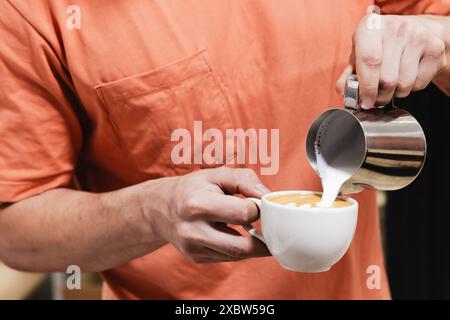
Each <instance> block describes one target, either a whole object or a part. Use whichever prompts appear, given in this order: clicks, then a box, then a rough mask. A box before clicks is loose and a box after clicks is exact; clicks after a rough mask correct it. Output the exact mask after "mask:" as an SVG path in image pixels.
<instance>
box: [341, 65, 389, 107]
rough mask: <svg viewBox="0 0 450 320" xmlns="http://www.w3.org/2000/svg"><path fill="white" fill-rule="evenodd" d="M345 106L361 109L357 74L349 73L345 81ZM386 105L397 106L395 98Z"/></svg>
mask: <svg viewBox="0 0 450 320" xmlns="http://www.w3.org/2000/svg"><path fill="white" fill-rule="evenodd" d="M344 107H345V108H346V109H350V110H354V111H359V110H361V106H360V105H359V81H358V76H357V75H356V74H351V75H349V76H348V78H347V81H346V83H345V91H344ZM384 107H385V108H389V109H393V108H395V105H394V98H392V100H391V101H390V102H389V103H388V104H387V105H386V106H384Z"/></svg>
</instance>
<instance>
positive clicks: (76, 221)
mask: <svg viewBox="0 0 450 320" xmlns="http://www.w3.org/2000/svg"><path fill="white" fill-rule="evenodd" d="M259 185H261V183H260V181H259V179H258V178H257V176H256V174H255V173H254V172H253V171H251V170H247V169H230V168H219V169H208V170H201V171H198V172H194V173H191V174H188V175H186V176H181V177H170V178H162V179H156V180H150V181H147V182H144V183H141V184H138V185H135V186H132V187H128V188H124V189H121V190H119V191H115V192H110V193H103V194H93V193H87V192H81V191H74V190H70V189H62V188H60V189H55V190H50V191H47V192H45V193H43V194H41V195H38V196H34V197H31V198H28V199H25V200H22V201H19V202H17V203H14V204H10V205H7V206H3V208H2V209H0V260H2V261H3V262H5V263H6V264H7V265H9V266H11V267H13V268H16V269H20V270H25V271H59V270H65V269H66V268H67V266H69V265H72V264H75V265H78V266H79V267H80V268H81V269H82V270H83V271H103V270H107V269H110V268H113V267H116V266H119V265H121V264H124V263H126V262H128V261H130V260H132V259H134V258H137V257H140V256H142V255H144V254H146V253H149V252H152V251H154V250H156V249H157V248H159V247H161V246H162V245H164V244H166V243H167V242H171V243H172V245H174V246H175V247H176V248H177V249H178V250H179V251H180V252H181V253H182V254H184V255H185V256H186V257H188V258H189V259H191V260H192V261H194V262H199V263H208V262H220V261H232V260H240V259H244V258H250V257H257V256H263V255H267V254H268V251H267V248H266V247H265V245H263V244H262V243H260V242H259V241H258V240H256V239H254V238H252V237H243V236H241V235H240V234H239V233H238V232H237V231H235V230H234V229H232V228H230V227H228V226H227V225H226V224H227V223H231V224H240V225H243V224H247V223H250V222H252V221H254V220H256V219H257V218H258V211H257V209H256V207H255V206H254V205H253V203H252V202H250V201H247V200H244V199H239V198H237V197H234V196H229V195H226V194H225V193H241V194H244V195H246V196H252V197H259V196H261V195H262V194H263V193H262V192H261V191H259V190H258V186H259Z"/></svg>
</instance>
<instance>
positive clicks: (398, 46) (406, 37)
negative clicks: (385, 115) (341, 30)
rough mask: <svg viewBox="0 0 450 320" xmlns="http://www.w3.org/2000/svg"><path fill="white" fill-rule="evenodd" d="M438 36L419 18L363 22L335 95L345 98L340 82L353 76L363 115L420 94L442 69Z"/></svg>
mask: <svg viewBox="0 0 450 320" xmlns="http://www.w3.org/2000/svg"><path fill="white" fill-rule="evenodd" d="M369 19H379V20H378V22H377V23H373V22H372V21H369ZM442 33H443V32H442V30H440V29H439V26H438V27H436V25H433V26H431V25H430V24H429V23H428V22H427V21H426V20H425V19H424V18H421V17H420V16H394V15H391V16H389V15H386V16H382V15H376V16H374V15H369V16H366V17H365V18H364V19H363V20H362V21H361V22H360V24H359V26H358V28H357V30H356V32H355V33H354V35H353V49H352V54H351V56H350V61H349V65H348V66H347V67H346V68H345V70H344V72H343V73H342V75H341V77H340V78H339V80H338V82H337V85H336V87H337V90H338V92H339V93H340V94H343V93H344V87H345V82H346V80H347V78H348V76H349V75H350V74H352V73H354V72H355V71H356V74H357V75H358V79H359V82H360V99H359V102H360V105H361V107H362V108H364V109H369V108H372V107H374V106H383V105H386V104H387V103H388V102H389V101H390V100H391V99H392V97H393V96H395V97H399V98H403V97H406V96H408V95H409V94H410V93H411V92H412V91H418V90H422V89H424V88H425V87H427V86H428V84H429V83H430V81H431V80H433V78H434V77H435V76H436V75H437V74H438V73H439V71H440V70H441V69H443V68H444V67H445V66H446V65H447V59H446V55H445V42H444V40H443V39H444V35H443V34H442Z"/></svg>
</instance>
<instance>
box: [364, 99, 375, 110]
mask: <svg viewBox="0 0 450 320" xmlns="http://www.w3.org/2000/svg"><path fill="white" fill-rule="evenodd" d="M373 104H374V102H373V100H372V99H371V98H369V97H363V98H362V99H361V108H363V109H370V108H372V107H373Z"/></svg>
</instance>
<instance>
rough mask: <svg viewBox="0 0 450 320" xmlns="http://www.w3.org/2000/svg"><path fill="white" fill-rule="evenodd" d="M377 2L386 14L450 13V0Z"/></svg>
mask: <svg viewBox="0 0 450 320" xmlns="http://www.w3.org/2000/svg"><path fill="white" fill-rule="evenodd" d="M375 3H376V5H378V6H379V7H380V8H381V12H382V13H384V14H402V15H415V14H433V15H441V16H446V15H449V14H450V1H448V0H377V1H375Z"/></svg>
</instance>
